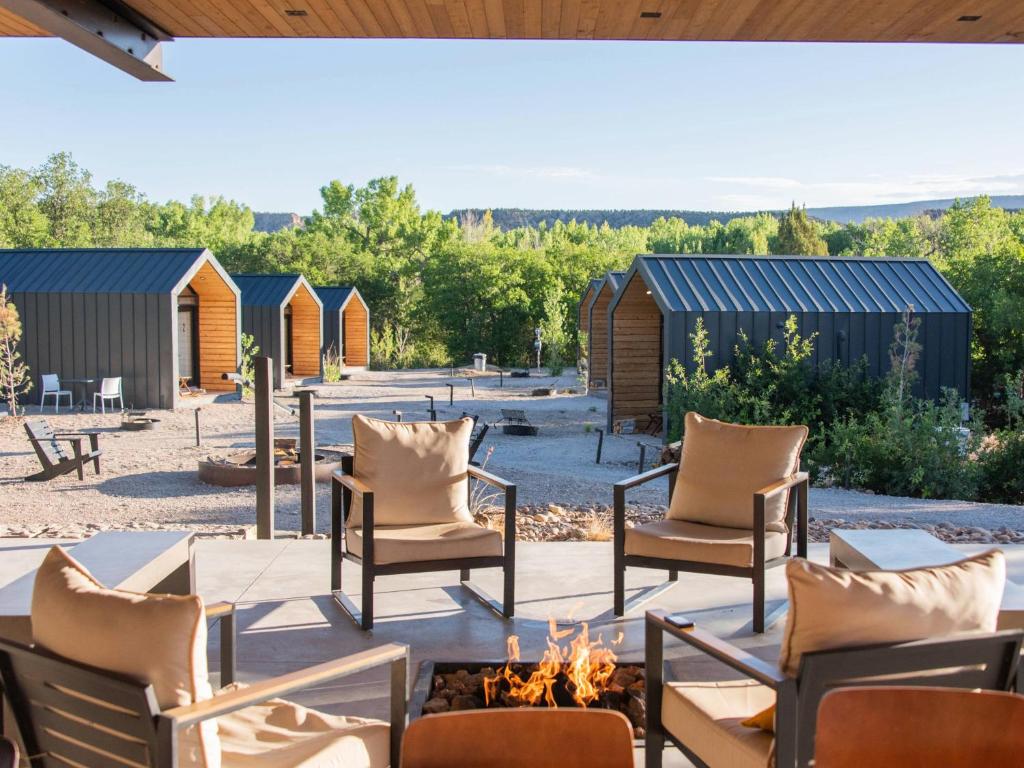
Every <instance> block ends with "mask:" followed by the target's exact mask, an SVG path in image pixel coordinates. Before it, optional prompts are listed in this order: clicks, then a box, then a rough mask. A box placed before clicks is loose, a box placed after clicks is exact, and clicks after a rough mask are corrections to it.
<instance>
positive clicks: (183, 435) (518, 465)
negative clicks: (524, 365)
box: [0, 370, 1024, 540]
mask: <svg viewBox="0 0 1024 768" xmlns="http://www.w3.org/2000/svg"><path fill="white" fill-rule="evenodd" d="M457 373H458V372H457ZM449 384H451V385H453V387H452V391H453V394H454V402H453V403H452V404H451V405H449V402H448V398H449V387H448V385H449ZM574 386H576V381H575V379H574V378H573V377H572V376H569V375H567V376H563V377H561V378H558V379H553V378H551V377H543V378H542V377H537V376H534V377H531V378H529V379H513V378H510V377H508V376H506V377H505V379H504V386H503V387H501V386H499V378H498V376H497V375H496V374H495V375H490V374H489V375H487V376H484V377H480V378H477V379H475V380H474V388H475V396H473V393H472V391H471V388H470V384H469V382H468V380H467V379H466V378H465V377H464V376H459V375H457V376H455V377H452V376H451V375H450V372H449V371H448V370H444V371H403V372H397V373H396V372H390V373H384V372H364V373H354V374H353V376H352V378H351V379H350V380H349V381H347V382H343V383H341V384H330V385H322V386H320V387H318V391H319V395H320V397H319V398H318V400H317V405H316V408H317V411H316V430H317V443H318V444H319V445H321V446H324V447H332V446H334V447H337V446H344V445H346V444H348V443H350V442H351V416H352V414H354V413H363V414H366V415H369V416H377V417H382V418H393V412H394V411H396V410H399V411H402V413H403V417H404V418H405V419H406V420H412V419H425V418H427V408H428V407H429V403H428V400H427V398H426V397H425V396H426V395H433V396H434V398H435V402H436V404H437V408H438V418H452V417H458V416H460V415H461V414H462V413H463V412H469V413H472V414H478V415H479V416H480V418H481V419H482V420H484V421H486V422H488V423H492V424H493V423H494V422H496V421H498V420H499V419H500V418H501V413H500V409H501V408H503V407H504V408H520V409H523V410H525V411H526V412H527V415H528V417H529V419H530V421H531V423H533V424H536V425H537V426H539V427H540V434H539V435H538V436H537V437H515V436H509V435H504V434H502V432H501V428H500V426H497V427H492V428H491V430H490V432H488V435H487V439H486V440H485V442H484V446H483V448H482V449H481V453H480V454H478V457H477V458H478V459H481V460H483V459H486V461H487V467H488V469H489V470H491V471H493V472H495V473H497V474H499V475H502V476H504V477H506V478H508V479H509V480H511V481H513V482H515V483H516V484H517V485H518V488H519V503H520V505H521V507H522V508H523V510H522V511H523V515H522V517H523V519H524V523H523V525H522V526H521V527H522V528H523V530H524V534H523V535H524V536H525V537H527V538H534V537H540V538H550V537H554V538H557V537H558V536H562V537H563V538H564V539H568V540H573V539H576V538H591V539H600V538H602V537H603V536H604V533H603V531H605V529H606V528H607V526H606V525H605V523H604V522H602V519H603V518H606V517H607V512H608V511H607V505H608V504H610V503H611V486H612V484H613V483H614V482H615V481H617V480H621V479H622V478H624V477H628V476H629V475H632V474H634V473H635V471H636V470H637V466H638V460H639V455H640V448H639V446H638V443H643V444H645V445H646V446H648V448H647V463H648V465H649V464H650V462H651V460H653V459H654V458H655V457H656V456H657V453H658V445H659V441H658V440H657V439H656V438H652V437H648V436H644V435H606V436H605V438H604V447H603V456H602V461H601V463H600V464H597V463H595V461H594V458H595V452H596V448H597V441H598V435H597V432H596V429H598V428H602V427H603V426H604V413H605V405H606V403H605V401H604V400H603V399H601V398H599V397H595V396H587V395H580V394H575V395H573V394H560V395H556V396H551V397H532V396H531V395H530V391H531V390H532V389H534V388H537V387H556V388H558V389H560V390H562V389H568V388H572V387H574ZM280 400H281V402H284V403H288V404H291V405H297V401H296V400H294V399H289V398H287V397H281V398H280ZM201 405H202V412H201V420H202V425H203V426H202V432H203V443H204V444H203V447H201V448H199V447H196V446H195V433H194V420H193V419H194V417H193V412H192V410H191V409H188V408H186V409H180V410H178V411H159V412H157V411H153V412H151V414H150V415H154V416H156V417H158V418H160V419H161V420H162V422H161V428H160V430H158V431H155V432H122V431H120V430H119V423H120V417H119V416H116V415H111V414H107V415H101V414H92V413H91V412H90V413H84V414H78V413H74V414H67V413H62V414H60V415H52V413H50V411H52V409H51V408H48V409H47V411H48V413H47V414H46V417H47V419H49V421H50V423H51V424H52V425H53V427H54V428H55V429H56V430H58V431H81V430H83V429H97V430H99V431H100V433H101V437H100V447H101V448H102V449H103V452H104V453H103V458H102V465H103V471H102V473H101V474H100V475H99V476H98V477H97V476H96V475H93V474H87V475H86V479H85V481H84V482H79V481H78V480H77V478H76V477H75V476H74V475H72V476H65V477H64V478H60V479H57V480H54V481H52V482H49V483H27V482H24V480H22V478H23V477H24V476H25V475H27V474H29V473H31V472H35V471H37V470H38V463H37V461H36V458H35V455H34V454H33V453H32V451H31V448H30V446H29V444H28V441H27V440H26V438H25V434H24V430H23V429H22V427H21V424H20V423H19V422H17V421H15V420H13V419H2V420H0V535H5V534H7V535H68V534H69V533H70V534H75V533H83V534H84V533H88V532H89V531H92V530H99V529H102V528H128V527H155V526H175V527H181V526H190V527H193V528H195V529H196V530H198V531H201V532H204V533H206V534H208V535H238V532H239V531H240V530H243V528H244V527H245V526H251V525H252V524H253V523H254V521H255V492H254V491H253V489H252V488H237V489H228V488H215V487H211V486H207V485H204V484H202V483H200V482H199V481H198V480H197V479H196V462H197V461H198V460H199V459H201V458H204V457H206V456H207V455H210V454H218V453H224V452H225V451H226V450H228V449H236V448H244V447H251V446H252V445H253V437H252V433H253V408H252V405H251V404H248V403H239V402H238V401H237V400H234V399H232V398H221V399H220V400H219V401H218V402H204V403H202V404H201ZM30 410H34V409H30ZM275 423H276V431H277V435H278V436H279V437H297V436H298V424H297V421H296V419H294V418H293V417H291V416H289V415H287V414H285V413H283V412H278V413H277V415H276V417H275ZM666 490H667V484H666V482H665V481H664V480H659V481H656V482H654V483H651V484H649V485H647V486H644V487H643V488H639V489H635V490H633V491H631V492H630V495H629V500H630V503H631V505H632V506H633V512H632V519H633V520H634V521H642V520H646V519H650V518H651V517H656V516H658V515H660V514H661V513H662V511H663V507H661V506H660V505H663V504H664V503H665V496H666ZM329 504H330V490H329V488H328V487H327V484H321V486H320V487H319V488H318V492H317V505H318V530H319V531H322V532H324V531H326V530H328V529H329V521H328V519H327V518H328V509H329ZM548 505H556V506H557V509H558V510H561V512H557V511H552V510H551V509H549V507H548ZM810 511H811V515H812V516H813V517H815V518H818V519H819V520H825V519H827V520H842V521H843V522H842V523H841V524H842V525H850V526H860V525H876V524H881V523H886V524H897V525H915V526H918V525H921V526H935V525H938V524H940V523H945V524H946V525H948V526H952V527H953V529H954V530H956V529H965V530H966V529H971V528H980V529H985V530H986V531H987V532H990V533H991V532H993V531H995V532H999V531H1001V530H1002V529H1004V528H1005V529H1006V530H1007V531H1010V532H1011V533H1012V532H1016V531H1024V519H1022V514H1021V513H1022V511H1024V510H1022V508H1021V507H1016V506H1007V505H997V504H973V503H969V502H961V501H922V500H919V499H898V498H890V497H882V496H873V495H870V494H864V493H858V492H854V491H844V490H838V489H824V488H814V489H812V490H811V494H810ZM276 514H277V518H276V521H277V526H278V528H280V529H282V530H284V531H294V530H296V529H297V528H298V527H299V526H298V523H299V517H298V515H299V491H298V487H297V486H279V487H278V491H277V495H276ZM535 516H553V517H554V518H558V517H559V516H561V517H563V518H564V520H562V521H561V523H564V525H563V526H562V527H561V528H557V526H556V529H555V533H552V534H551V535H550V536H549V535H548V532H547V529H545V528H544V526H546V525H554V524H555V523H557V522H559V521H558V520H549V519H547V518H545V519H544V520H542V521H540V522H538V521H537V520H535V519H534V517H535ZM534 529H536V530H534ZM812 533H813V529H812ZM965 535H966V534H965ZM974 535H975V536H977V535H978V534H974Z"/></svg>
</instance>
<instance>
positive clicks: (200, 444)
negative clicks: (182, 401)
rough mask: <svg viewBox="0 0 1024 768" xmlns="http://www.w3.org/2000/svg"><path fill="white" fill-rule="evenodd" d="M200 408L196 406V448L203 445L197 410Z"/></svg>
mask: <svg viewBox="0 0 1024 768" xmlns="http://www.w3.org/2000/svg"><path fill="white" fill-rule="evenodd" d="M201 410H203V409H202V408H196V448H200V447H201V446H202V445H203V437H202V435H200V434H199V412H200V411H201Z"/></svg>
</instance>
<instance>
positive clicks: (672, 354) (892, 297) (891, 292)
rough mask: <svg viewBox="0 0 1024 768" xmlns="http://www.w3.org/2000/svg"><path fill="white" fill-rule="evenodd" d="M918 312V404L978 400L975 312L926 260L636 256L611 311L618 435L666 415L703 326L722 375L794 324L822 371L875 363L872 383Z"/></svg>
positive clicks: (611, 412)
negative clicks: (744, 346)
mask: <svg viewBox="0 0 1024 768" xmlns="http://www.w3.org/2000/svg"><path fill="white" fill-rule="evenodd" d="M908 306H912V307H913V308H914V316H915V317H917V318H920V320H921V325H920V328H919V335H918V342H919V343H920V344H921V345H922V350H921V356H920V358H919V360H918V364H917V372H918V380H917V382H916V384H915V394H917V395H918V396H923V397H929V398H937V397H939V396H940V395H941V390H942V388H944V387H952V388H955V389H956V390H957V391H958V392H959V393H960V395H961V397H962V398H963V399H968V397H969V395H970V373H971V371H970V360H971V355H970V343H971V308H970V307H969V306H968V305H967V303H966V302H965V301H964V300H963V298H961V297H960V295H959V294H958V293H957V292H956V291H955V290H954V289H953V288H952V287H951V286H950V285H949V283H947V282H946V280H945V278H943V277H942V275H941V274H939V272H938V270H937V269H935V267H934V266H933V265H932V264H931V263H930V262H928V261H927V260H925V259H893V258H881V257H879V258H839V257H835V258H813V257H808V256H657V255H650V256H637V258H636V259H635V260H634V262H633V266H632V267H631V268H630V269H629V271H628V272H627V273H626V275H625V277H624V280H623V286H622V287H621V288H620V290H619V291H618V293H617V294H616V295H615V297H614V298H613V299H612V302H611V306H610V308H609V321H610V322H609V325H610V328H609V333H608V344H609V350H610V360H611V362H610V369H611V374H610V378H611V383H610V386H611V390H610V393H609V404H608V428H609V429H612V428H614V425H615V423H616V422H618V421H621V420H624V419H645V418H650V417H651V416H653V415H662V411H663V408H664V375H665V373H664V372H665V367H666V366H667V365H668V363H669V361H671V360H673V359H675V360H679V361H680V362H684V363H685V364H686V366H687V369H688V370H691V371H692V370H693V369H694V367H695V363H694V362H693V360H692V358H693V354H692V341H691V338H690V337H691V335H692V334H693V332H694V328H695V327H696V323H697V319H698V318H703V321H704V325H705V328H706V329H707V331H708V335H709V341H710V352H711V355H712V356H711V358H710V361H709V363H710V366H711V368H712V369H714V368H718V367H721V366H724V365H729V364H730V363H731V362H732V361H733V358H734V352H735V347H736V344H737V342H738V341H739V333H740V332H741V331H742V332H744V333H746V335H747V336H748V338H749V339H750V341H751V342H752V343H753V344H754V346H755V347H763V346H764V344H765V342H766V341H768V340H769V339H774V340H776V341H781V340H782V338H783V324H784V323H785V321H786V319H787V318H788V317H789V316H790V315H795V316H796V318H797V322H798V325H799V332H800V335H801V336H804V337H808V336H810V335H811V334H812V333H816V334H817V336H816V338H815V339H814V356H813V358H812V360H811V362H812V363H814V364H819V363H822V362H824V361H826V360H836V361H839V362H840V363H842V364H845V365H850V364H852V363H856V362H857V361H858V360H860V359H861V358H862V357H866V359H867V365H868V372H869V374H870V375H872V376H883V375H885V374H886V373H887V372H888V370H889V345H890V344H891V343H892V338H893V326H894V325H895V324H896V323H897V322H899V320H900V317H901V314H902V312H903V311H904V310H905V309H906V308H907V307H908ZM709 372H710V371H709Z"/></svg>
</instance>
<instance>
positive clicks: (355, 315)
mask: <svg viewBox="0 0 1024 768" xmlns="http://www.w3.org/2000/svg"><path fill="white" fill-rule="evenodd" d="M342 315H343V318H342V327H343V329H344V333H345V348H344V356H345V365H348V366H355V367H360V366H368V365H369V364H370V342H369V334H370V313H369V312H368V311H367V309H366V307H364V306H363V302H361V301H360V300H359V298H358V297H357V296H353V297H352V298H351V299H350V300H349V302H348V305H347V306H346V307H345V310H344V312H343V313H342Z"/></svg>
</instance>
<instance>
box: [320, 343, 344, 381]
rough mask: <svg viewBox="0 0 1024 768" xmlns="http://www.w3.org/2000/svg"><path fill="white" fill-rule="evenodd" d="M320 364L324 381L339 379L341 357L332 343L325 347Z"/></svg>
mask: <svg viewBox="0 0 1024 768" xmlns="http://www.w3.org/2000/svg"><path fill="white" fill-rule="evenodd" d="M322 365H323V371H324V381H326V382H334V381H341V369H342V367H343V365H342V362H341V357H340V356H339V355H338V351H337V350H336V349H335V348H334V345H333V344H331V346H329V347H328V348H327V351H326V352H324V356H323V361H322Z"/></svg>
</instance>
